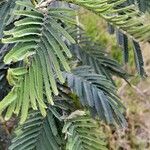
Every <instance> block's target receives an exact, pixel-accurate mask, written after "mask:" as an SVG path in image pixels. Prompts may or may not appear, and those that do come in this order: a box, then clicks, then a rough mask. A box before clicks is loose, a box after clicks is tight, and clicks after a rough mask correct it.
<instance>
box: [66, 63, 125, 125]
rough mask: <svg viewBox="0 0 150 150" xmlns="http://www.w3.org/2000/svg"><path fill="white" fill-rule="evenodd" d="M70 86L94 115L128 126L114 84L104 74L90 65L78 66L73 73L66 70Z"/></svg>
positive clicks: (106, 120) (109, 122)
mask: <svg viewBox="0 0 150 150" xmlns="http://www.w3.org/2000/svg"><path fill="white" fill-rule="evenodd" d="M64 77H65V78H66V81H67V84H68V87H70V89H71V90H72V91H73V92H75V93H76V94H77V96H78V97H79V100H80V102H81V104H82V105H83V106H84V107H86V108H88V109H89V110H90V111H91V113H94V114H93V115H94V116H99V118H100V119H101V120H103V121H105V122H106V123H108V124H115V122H116V123H118V124H119V125H121V126H126V121H125V118H124V116H123V114H122V110H121V109H124V107H123V105H122V104H121V102H119V98H118V97H117V95H116V91H115V87H114V85H113V84H112V83H111V82H110V81H109V80H107V79H106V78H105V77H104V76H102V75H98V74H96V73H95V72H94V71H93V70H92V69H91V68H90V67H89V66H81V67H77V68H76V69H75V70H74V71H73V72H72V73H66V72H64Z"/></svg>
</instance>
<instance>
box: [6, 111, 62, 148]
mask: <svg viewBox="0 0 150 150" xmlns="http://www.w3.org/2000/svg"><path fill="white" fill-rule="evenodd" d="M54 118H55V117H54V115H53V113H52V111H51V110H50V109H48V110H47V117H46V118H43V117H42V116H41V114H40V112H36V111H35V112H31V113H30V114H29V118H28V120H27V121H26V122H25V123H24V124H23V125H22V126H19V127H18V129H16V131H15V135H16V136H15V137H14V138H13V140H12V144H11V146H10V147H9V150H33V149H35V150H60V145H61V144H62V140H61V137H60V135H59V133H58V130H57V126H56V121H55V119H54Z"/></svg>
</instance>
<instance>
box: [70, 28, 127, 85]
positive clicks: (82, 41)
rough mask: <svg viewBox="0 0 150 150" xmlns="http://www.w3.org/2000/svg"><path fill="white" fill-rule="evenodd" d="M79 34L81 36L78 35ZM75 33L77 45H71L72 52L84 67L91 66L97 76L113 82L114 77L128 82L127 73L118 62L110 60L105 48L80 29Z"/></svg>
mask: <svg viewBox="0 0 150 150" xmlns="http://www.w3.org/2000/svg"><path fill="white" fill-rule="evenodd" d="M78 32H79V34H77V33H78ZM73 33H75V34H74V36H73V37H74V39H76V41H77V44H72V45H71V52H72V54H73V56H75V57H77V59H78V60H79V61H80V62H81V63H82V64H83V65H88V66H91V67H92V68H93V69H94V70H95V72H96V73H97V74H102V75H104V76H106V77H107V79H109V80H111V81H112V82H113V80H112V75H117V76H119V77H121V78H123V79H125V80H127V78H128V74H127V73H126V71H124V70H123V69H122V66H121V65H120V64H119V63H118V62H117V61H115V60H114V59H111V58H110V56H109V55H108V53H107V52H106V50H105V48H104V47H102V46H101V45H100V44H98V43H96V42H93V41H92V38H90V37H88V36H87V35H86V34H85V32H84V31H83V30H81V29H80V28H77V30H74V32H73Z"/></svg>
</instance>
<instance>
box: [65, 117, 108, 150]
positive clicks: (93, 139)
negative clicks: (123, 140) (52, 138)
mask: <svg viewBox="0 0 150 150" xmlns="http://www.w3.org/2000/svg"><path fill="white" fill-rule="evenodd" d="M63 132H64V133H65V134H66V136H67V145H66V150H84V149H86V150H108V149H107V142H106V136H105V135H104V133H103V132H102V130H101V129H100V127H99V125H98V123H97V122H96V121H95V120H93V119H91V118H90V117H89V116H76V117H74V118H71V119H68V120H67V121H66V123H65V126H64V128H63Z"/></svg>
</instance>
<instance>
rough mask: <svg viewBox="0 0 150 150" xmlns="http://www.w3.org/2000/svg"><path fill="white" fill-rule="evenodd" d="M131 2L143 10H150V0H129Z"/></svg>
mask: <svg viewBox="0 0 150 150" xmlns="http://www.w3.org/2000/svg"><path fill="white" fill-rule="evenodd" d="M128 2H129V3H131V4H133V3H134V4H137V5H138V7H139V9H140V10H141V11H143V12H145V11H150V1H149V0H128Z"/></svg>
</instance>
